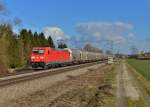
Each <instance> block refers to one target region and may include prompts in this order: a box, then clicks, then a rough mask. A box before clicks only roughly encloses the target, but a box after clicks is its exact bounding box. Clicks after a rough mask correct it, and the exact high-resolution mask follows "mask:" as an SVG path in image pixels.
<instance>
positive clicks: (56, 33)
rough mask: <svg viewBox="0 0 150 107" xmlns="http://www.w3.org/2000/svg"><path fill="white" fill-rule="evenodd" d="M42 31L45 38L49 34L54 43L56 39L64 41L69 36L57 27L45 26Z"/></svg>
mask: <svg viewBox="0 0 150 107" xmlns="http://www.w3.org/2000/svg"><path fill="white" fill-rule="evenodd" d="M43 32H44V34H45V36H46V38H48V37H49V36H51V37H52V38H53V40H54V42H55V43H57V40H64V41H65V42H66V41H67V40H68V39H69V36H68V35H66V34H65V33H64V31H63V30H62V29H61V28H59V27H45V28H43Z"/></svg>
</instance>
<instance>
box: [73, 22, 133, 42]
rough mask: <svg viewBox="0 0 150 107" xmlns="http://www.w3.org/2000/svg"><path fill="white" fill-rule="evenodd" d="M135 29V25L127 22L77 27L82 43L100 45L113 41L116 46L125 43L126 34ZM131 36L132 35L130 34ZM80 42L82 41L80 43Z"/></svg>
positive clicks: (80, 25) (80, 24) (90, 23)
mask: <svg viewBox="0 0 150 107" xmlns="http://www.w3.org/2000/svg"><path fill="white" fill-rule="evenodd" d="M132 29H133V25H132V24H129V23H125V22H119V21H118V22H85V23H79V24H78V25H77V26H76V31H77V32H78V33H79V34H80V38H81V39H80V40H82V42H92V43H99V42H100V41H102V40H104V41H112V42H114V43H115V44H121V43H124V42H125V41H126V40H125V38H126V37H125V36H124V35H125V34H126V33H128V32H130V31H131V30H132ZM130 36H131V34H130ZM79 42H80V41H79Z"/></svg>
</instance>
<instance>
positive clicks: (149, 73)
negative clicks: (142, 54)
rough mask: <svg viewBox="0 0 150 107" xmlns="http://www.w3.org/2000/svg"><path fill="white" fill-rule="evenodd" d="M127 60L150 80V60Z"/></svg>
mask: <svg viewBox="0 0 150 107" xmlns="http://www.w3.org/2000/svg"><path fill="white" fill-rule="evenodd" d="M127 62H128V63H129V64H130V65H131V66H132V67H134V68H135V70H136V71H138V72H139V73H141V74H142V75H143V76H144V77H145V78H146V79H148V80H150V60H136V59H128V60H127Z"/></svg>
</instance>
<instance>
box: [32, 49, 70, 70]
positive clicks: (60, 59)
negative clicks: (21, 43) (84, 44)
mask: <svg viewBox="0 0 150 107" xmlns="http://www.w3.org/2000/svg"><path fill="white" fill-rule="evenodd" d="M70 54H71V53H70V52H69V51H68V50H63V49H62V50H55V49H53V48H50V47H34V48H33V49H32V54H31V64H32V67H44V66H45V65H50V64H56V63H57V64H59V63H66V62H70V61H71V55H70Z"/></svg>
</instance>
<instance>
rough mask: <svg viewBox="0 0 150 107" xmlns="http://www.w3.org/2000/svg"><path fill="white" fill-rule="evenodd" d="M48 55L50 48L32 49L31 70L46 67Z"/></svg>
mask: <svg viewBox="0 0 150 107" xmlns="http://www.w3.org/2000/svg"><path fill="white" fill-rule="evenodd" d="M49 54H50V48H33V49H32V55H31V65H32V67H33V68H37V67H42V68H44V67H45V66H46V65H47V56H48V55H49Z"/></svg>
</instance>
